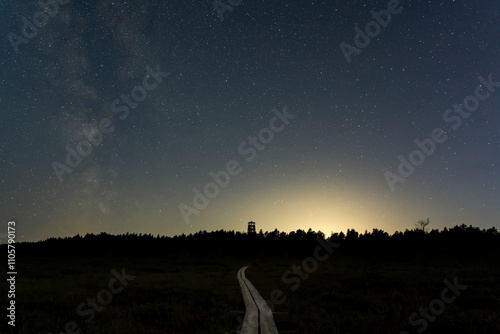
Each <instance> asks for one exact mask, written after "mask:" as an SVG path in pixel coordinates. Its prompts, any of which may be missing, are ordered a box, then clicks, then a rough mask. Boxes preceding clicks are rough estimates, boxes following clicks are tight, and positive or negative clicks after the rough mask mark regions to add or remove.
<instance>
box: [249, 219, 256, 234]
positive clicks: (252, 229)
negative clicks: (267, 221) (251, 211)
mask: <svg viewBox="0 0 500 334" xmlns="http://www.w3.org/2000/svg"><path fill="white" fill-rule="evenodd" d="M248 234H255V223H254V222H248Z"/></svg>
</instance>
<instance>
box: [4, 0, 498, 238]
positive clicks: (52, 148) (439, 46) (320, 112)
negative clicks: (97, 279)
mask: <svg viewBox="0 0 500 334" xmlns="http://www.w3.org/2000/svg"><path fill="white" fill-rule="evenodd" d="M61 2H62V4H61V3H58V4H57V7H56V6H55V5H54V3H55V2H51V1H48V4H49V5H48V6H46V7H45V13H43V12H41V10H42V7H43V6H41V5H40V4H38V3H36V2H27V1H19V2H16V3H6V2H3V3H2V4H1V5H0V9H1V13H2V14H1V15H2V17H3V19H2V20H1V23H0V30H1V32H2V36H3V38H2V39H1V42H0V43H1V52H0V62H1V67H0V71H1V77H0V78H1V81H0V82H1V85H0V102H1V106H2V108H1V109H0V113H1V123H0V136H1V141H0V142H1V144H0V162H1V165H0V194H1V197H0V212H1V213H2V224H5V228H4V229H5V230H7V227H6V222H7V221H8V220H9V219H14V220H15V221H16V222H17V228H18V235H19V237H21V236H22V238H23V239H22V240H28V241H32V240H40V239H45V238H47V237H51V236H71V235H74V234H77V233H80V234H85V233H90V232H92V233H98V232H102V231H104V232H108V233H125V232H127V231H130V232H138V233H153V234H166V235H174V234H180V233H191V232H196V231H198V230H215V229H234V230H244V229H245V227H246V222H248V221H250V220H253V221H255V222H257V229H260V228H262V229H264V230H273V229H274V228H278V229H280V230H285V231H290V230H296V229H298V228H302V229H307V228H309V227H311V228H313V229H315V230H322V231H323V232H325V233H326V234H329V233H330V232H331V231H340V230H343V231H345V230H346V229H347V228H355V229H357V230H360V231H364V230H365V229H368V230H371V229H372V228H382V229H384V230H387V231H388V232H393V231H394V230H404V229H405V228H413V227H414V223H416V221H417V220H419V219H425V218H427V217H429V218H430V220H431V225H429V227H431V228H443V227H445V226H448V227H450V226H454V225H456V224H467V225H469V224H472V225H476V226H480V227H485V228H488V227H492V226H496V227H499V217H500V209H499V206H498V202H499V199H500V189H499V180H500V175H499V166H500V154H499V149H500V136H499V132H500V108H499V106H500V72H499V70H498V69H499V65H500V49H499V43H498V38H499V37H500V26H499V25H498V22H499V21H500V20H499V13H500V5H499V4H498V3H496V2H490V1H477V2H470V1H465V0H457V1H432V2H429V1H401V2H399V3H398V2H396V1H376V2H370V3H368V2H362V1H353V2H348V3H346V2H343V1H317V2H311V1H298V2H296V3H287V2H279V1H278V2H268V1H257V2H248V3H247V2H244V1H241V3H240V4H237V3H238V1H232V3H233V5H229V4H228V2H225V1H224V0H223V1H222V2H220V3H222V4H225V5H221V6H222V7H221V8H224V7H223V6H230V7H231V8H232V10H227V11H225V12H224V13H222V20H221V16H218V13H217V10H216V9H215V8H214V5H213V4H212V2H210V1H206V2H205V3H200V2H196V1H178V2H176V1H168V2H166V1H165V2H146V1H137V2H125V1H110V0H104V1H76V0H72V1H67V2H66V3H65V1H62V0H61ZM226 8H227V7H226ZM372 11H374V13H375V14H374V13H371V12H372ZM391 12H392V13H391ZM388 13H389V14H390V16H391V17H390V19H389V17H388V15H387V14H388ZM26 22H28V23H26ZM35 23H36V24H38V27H37V26H36V25H35ZM356 27H358V28H359V30H357V29H355V28H356ZM23 29H24V30H23ZM359 31H362V33H361V35H360V36H357V37H356V35H357V34H358V32H359ZM370 36H371V37H370ZM341 45H343V46H344V50H351V51H356V52H346V54H347V53H349V56H347V57H346V55H344V54H343V51H342V48H341ZM346 45H348V46H347V49H346ZM354 48H356V49H354ZM16 49H17V50H16ZM16 51H17V52H16ZM461 104H462V105H461ZM464 104H465V105H464ZM454 105H455V106H454ZM416 140H417V141H418V142H420V143H421V145H420V146H421V147H419V146H418V145H417V143H416V142H415V141H416ZM92 142H93V143H92ZM68 152H71V153H69V155H70V156H69V157H68ZM430 153H432V154H430ZM400 165H401V166H400ZM221 171H222V172H221ZM211 172H212V173H211ZM403 180H404V182H401V181H403Z"/></svg>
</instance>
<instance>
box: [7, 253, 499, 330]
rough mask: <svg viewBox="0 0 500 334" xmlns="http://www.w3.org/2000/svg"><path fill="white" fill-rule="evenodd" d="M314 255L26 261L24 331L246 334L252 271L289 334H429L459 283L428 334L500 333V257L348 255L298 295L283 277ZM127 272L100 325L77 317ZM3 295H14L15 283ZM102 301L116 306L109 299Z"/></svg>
mask: <svg viewBox="0 0 500 334" xmlns="http://www.w3.org/2000/svg"><path fill="white" fill-rule="evenodd" d="M310 255H312V249H311V254H309V255H308V254H305V255H304V256H303V257H298V256H297V257H288V256H272V257H266V256H263V255H261V256H256V257H248V258H238V257H236V256H232V255H230V254H228V255H226V256H222V257H221V256H210V254H203V255H187V254H172V255H168V256H156V257H146V256H141V257H125V256H114V255H108V256H105V257H102V258H96V257H95V256H93V257H90V256H69V255H68V256H65V255H61V256H58V257H53V256H36V255H33V256H30V257H29V258H22V257H19V258H18V259H17V262H18V276H17V282H16V303H17V319H16V320H17V326H16V330H17V331H18V333H37V334H39V333H54V334H55V333H61V332H62V333H96V334H101V333H134V334H137V333H148V334H154V333H183V334H185V333H219V334H224V333H236V332H237V328H238V326H239V323H241V319H242V318H243V316H244V314H243V313H239V312H242V311H244V304H243V300H242V297H241V291H240V288H239V285H238V281H237V279H236V272H237V270H238V269H239V268H241V267H242V266H244V265H249V264H250V267H249V268H248V269H247V278H248V279H249V280H250V281H251V282H252V283H253V284H254V285H255V287H256V288H257V289H258V290H259V291H260V293H261V295H262V297H264V299H268V300H271V299H272V298H271V292H272V291H273V290H275V289H280V290H281V291H283V294H284V296H285V298H286V300H285V301H284V302H282V303H281V304H280V305H274V311H275V312H276V313H275V315H274V318H275V322H276V325H277V328H278V330H279V332H280V333H342V334H348V333H396V334H398V333H400V332H402V331H407V332H408V333H420V332H418V331H417V330H422V329H423V325H422V323H420V324H419V325H415V326H411V325H410V324H409V317H410V315H411V314H412V313H414V312H418V311H419V308H421V307H426V308H428V307H429V303H430V302H431V301H432V300H434V299H436V298H438V299H439V298H440V296H441V291H442V290H443V288H445V287H446V285H445V283H444V282H443V281H444V280H445V279H448V280H449V281H450V282H453V281H454V278H455V277H456V278H457V279H458V282H459V284H464V285H466V286H467V288H466V289H465V290H464V291H463V292H462V293H461V294H460V296H457V297H456V299H455V300H454V301H453V302H452V303H449V304H445V309H444V311H443V312H442V313H440V314H439V315H438V316H436V319H433V321H427V327H426V328H425V330H424V331H422V332H425V333H429V334H431V333H440V334H443V333H454V334H456V333H484V334H492V333H500V325H499V324H500V287H499V283H500V259H499V258H498V257H495V256H490V257H481V256H476V257H467V256H456V255H454V256H451V255H446V256H444V255H442V256H438V257H427V256H426V257H418V256H417V257H413V258H408V259H397V258H394V257H392V258H388V257H383V256H379V255H376V254H367V255H365V256H360V255H352V254H347V253H343V252H342V251H338V252H335V253H333V254H332V255H331V256H330V257H329V258H328V259H327V260H326V261H324V262H320V263H319V264H318V267H317V269H316V270H314V271H312V272H311V273H310V274H309V276H308V277H307V279H300V280H299V282H300V285H299V286H298V287H297V286H293V284H290V283H288V284H287V283H285V282H284V281H283V280H282V275H283V273H285V272H286V271H287V270H291V269H292V265H301V263H302V261H303V259H304V258H305V257H306V256H310ZM122 268H125V271H126V274H127V275H133V276H135V278H134V279H130V280H129V281H128V282H127V285H126V286H124V287H123V290H122V291H121V292H117V293H113V294H111V295H112V299H111V301H109V304H107V305H104V306H102V305H101V304H99V305H100V307H99V309H100V310H99V311H98V312H95V314H94V317H93V319H90V318H91V316H90V314H85V315H81V314H78V313H77V307H78V306H79V305H80V304H81V303H84V304H86V303H87V298H97V295H98V294H99V292H100V291H101V289H108V290H109V281H110V280H111V279H113V277H115V276H114V275H113V274H112V273H111V270H112V269H115V270H116V271H117V272H121V270H122ZM2 275H4V276H5V274H4V273H3V274H2ZM118 286H120V284H119V283H118V281H116V282H114V287H115V288H117V287H118ZM292 287H294V288H296V289H295V290H294V291H292ZM1 288H2V295H6V285H5V277H3V278H2V285H1ZM101 297H102V299H101V301H106V300H107V299H106V298H104V297H106V294H104V293H102V294H101ZM101 308H102V309H101ZM82 309H83V310H86V311H89V310H90V309H91V307H90V306H88V305H87V306H85V307H84V308H82ZM80 313H82V312H80ZM418 318H422V317H421V316H419V317H418ZM85 320H89V321H88V322H86V321H85ZM71 322H74V323H71ZM68 323H69V324H70V325H67V324H68ZM65 326H69V327H68V328H69V330H68V331H67V330H65ZM79 331H80V332H79Z"/></svg>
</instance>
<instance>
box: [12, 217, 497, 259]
mask: <svg viewBox="0 0 500 334" xmlns="http://www.w3.org/2000/svg"><path fill="white" fill-rule="evenodd" d="M420 222H424V223H425V221H419V223H420ZM427 223H428V220H427ZM427 225H428V224H425V225H421V224H420V225H419V224H417V227H416V228H415V229H406V230H405V231H404V232H399V231H396V232H395V233H394V234H392V235H389V234H388V233H387V232H385V231H383V230H381V229H378V228H374V229H373V230H372V231H371V232H368V231H365V232H364V233H358V232H357V231H356V230H354V229H348V230H347V232H346V233H345V234H344V233H343V232H339V233H331V234H330V236H325V234H324V233H323V232H321V231H313V230H312V229H309V230H307V231H305V230H301V229H298V230H297V231H291V232H288V233H286V232H280V231H279V230H278V229H275V230H273V231H271V232H268V231H266V232H263V231H262V230H260V231H259V232H257V233H255V234H248V233H244V232H239V231H234V230H229V231H225V230H217V231H212V232H207V231H199V232H197V233H192V234H189V235H185V234H181V235H176V236H173V237H169V236H160V235H157V236H153V235H152V234H142V233H139V234H137V233H125V234H121V235H111V234H108V233H104V232H103V233H100V234H86V235H85V236H83V237H82V236H80V235H76V236H73V237H65V238H60V237H59V238H49V239H46V240H43V241H38V242H22V243H19V244H18V246H17V251H18V253H19V254H20V255H22V254H23V253H26V254H36V255H42V254H48V255H55V256H64V255H68V256H73V255H92V256H97V255H98V256H106V255H130V256H165V255H172V254H177V255H204V254H211V255H216V256H220V257H224V256H249V257H252V256H280V255H283V256H285V255H286V256H304V255H307V254H309V253H310V252H311V251H312V250H313V249H314V247H316V245H317V240H316V239H317V238H323V239H325V240H327V241H330V242H334V243H339V244H340V245H341V247H340V248H339V252H341V253H345V254H349V255H360V254H361V255H362V254H370V256H372V255H384V256H389V257H393V258H395V259H397V258H404V257H408V256H436V255H438V254H439V255H443V254H448V255H466V256H467V255H470V256H475V255H481V254H490V255H495V256H498V255H499V252H500V233H499V232H498V230H497V229H496V228H495V227H492V228H489V229H480V228H478V227H473V226H472V225H470V226H466V225H460V226H455V227H453V228H450V229H448V228H446V227H445V228H444V229H443V230H436V229H433V230H431V231H427V230H426V226H427Z"/></svg>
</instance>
